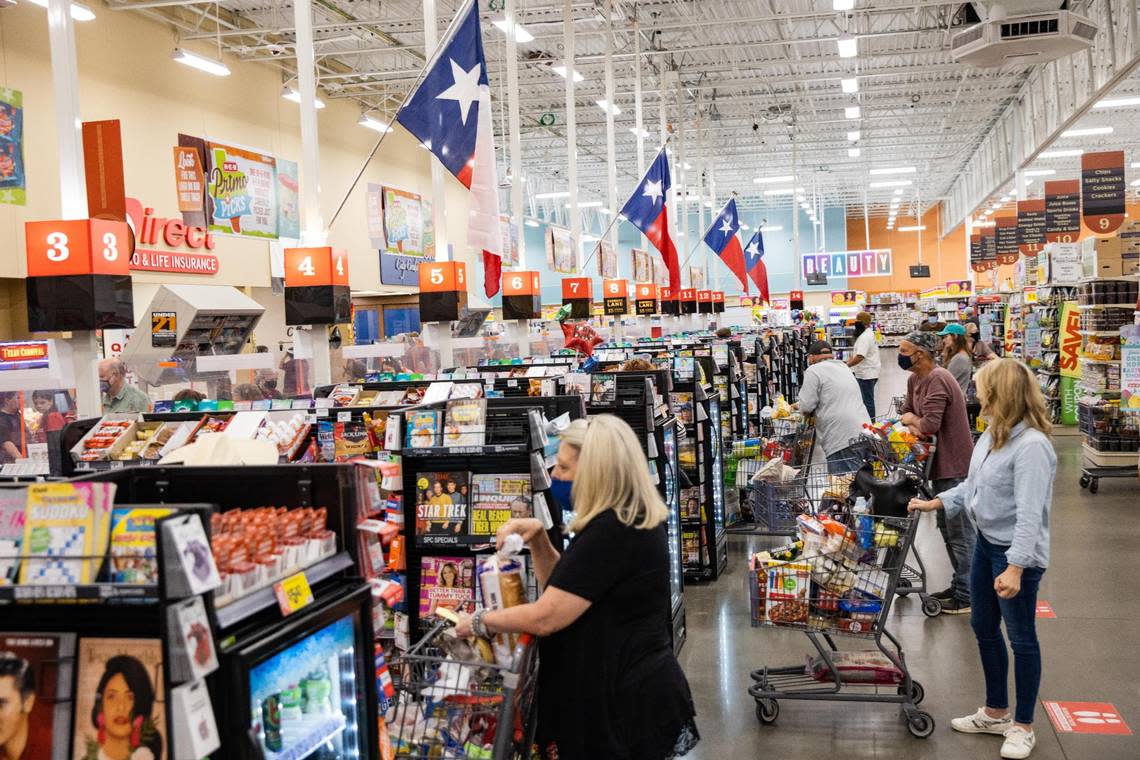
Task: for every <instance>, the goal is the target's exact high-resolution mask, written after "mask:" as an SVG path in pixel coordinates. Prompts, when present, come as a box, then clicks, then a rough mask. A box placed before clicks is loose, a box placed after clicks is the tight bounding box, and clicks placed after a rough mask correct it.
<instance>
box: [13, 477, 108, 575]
mask: <svg viewBox="0 0 1140 760" xmlns="http://www.w3.org/2000/svg"><path fill="white" fill-rule="evenodd" d="M114 496H115V486H114V484H111V483H44V484H38V485H33V486H29V487H28V505H27V514H26V518H25V521H24V541H23V546H22V548H21V551H22V553H23V555H24V558H25V559H24V562H23V565H22V566H21V568H20V583H29V584H38V585H62V584H75V583H94V582H95V581H96V576H97V575H98V572H99V567H100V565H101V564H102V562H103V559H102V558H103V556H104V555H105V554H106V553H107V539H108V535H109V531H110V527H111V507H112V505H113V503H114Z"/></svg>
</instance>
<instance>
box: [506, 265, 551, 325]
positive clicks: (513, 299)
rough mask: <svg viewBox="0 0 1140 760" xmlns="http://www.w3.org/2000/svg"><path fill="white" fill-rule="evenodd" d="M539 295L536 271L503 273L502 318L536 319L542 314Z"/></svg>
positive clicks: (540, 293) (540, 294) (539, 288)
mask: <svg viewBox="0 0 1140 760" xmlns="http://www.w3.org/2000/svg"><path fill="white" fill-rule="evenodd" d="M541 296H542V288H541V285H540V283H539V279H538V272H533V271H517V272H504V273H503V319H538V318H539V317H540V316H542V297H541Z"/></svg>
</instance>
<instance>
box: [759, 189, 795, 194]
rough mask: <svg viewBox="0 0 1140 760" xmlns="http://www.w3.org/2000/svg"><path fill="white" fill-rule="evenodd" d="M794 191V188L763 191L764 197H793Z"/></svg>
mask: <svg viewBox="0 0 1140 760" xmlns="http://www.w3.org/2000/svg"><path fill="white" fill-rule="evenodd" d="M795 194H796V189H795V188H794V187H777V188H773V189H772V190H765V191H764V195H795Z"/></svg>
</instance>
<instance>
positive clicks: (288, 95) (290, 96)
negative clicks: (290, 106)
mask: <svg viewBox="0 0 1140 760" xmlns="http://www.w3.org/2000/svg"><path fill="white" fill-rule="evenodd" d="M281 97H283V98H285V99H286V100H291V101H293V102H294V103H300V102H301V93H299V92H297V91H296V90H294V89H293V88H292V87H290V86H289V85H285V88H284V89H283V90H281ZM313 107H314V108H324V107H325V101H323V100H321V99H320V98H318V97H317V96H316V95H314V96H313Z"/></svg>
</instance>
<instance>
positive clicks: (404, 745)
mask: <svg viewBox="0 0 1140 760" xmlns="http://www.w3.org/2000/svg"><path fill="white" fill-rule="evenodd" d="M448 626H449V624H448V623H446V622H441V623H439V624H438V625H436V626H435V628H433V629H432V630H431V631H430V632H429V633H428V634H427V635H426V636H424V638H423V639H421V640H420V641H419V642H418V643H416V644H415V646H413V647H412V648H411V649H410V650H409V651H408V652H407V653H406V654H404V655H402V656H400V657H399V658H397V659H396V660H395V661H394V662H392V663H391V664H390V665H389V671H390V673H391V675H392V683H393V686H394V690H393V693H392V695H391V697H390V698H387V699H386V700H385V697H384V695H383V694H382V695H381V712H382V714H383V716H384V724H385V726H384V727H386V728H387V739H388V741H389V742H390V744H391V747H392V750H393V752H392V754H391V755H385V756H391V757H395V758H407V759H409V760H411V758H416V759H417V760H427V758H439V757H446V758H452V759H454V760H467V759H470V760H514V759H515V758H518V759H520V760H521V759H523V758H529V757H531V745H532V743H533V740H534V726H535V720H534V709H535V701H534V696H535V686H536V683H537V674H538V651H537V650H538V647H537V646H536V644H535V642H534V640H533V639H532V637H530V636H528V635H523V636H520V637H519V639H518V642H517V644H515V646H514V647H513V649H512V650H511V651H510V665H508V666H501V665H492V664H488V663H486V662H483V661H482V660H481V659H480V658H479V656H478V654H476V653H474V652H470V651H466V650H465V649H464V647H465V642H463V640H461V639H455V638H454V637H451V636H450V634H449V633H448V632H446V631H445V629H446V628H447V627H448ZM457 658H458V659H457ZM384 727H382V728H381V742H383V741H384V739H385V734H384Z"/></svg>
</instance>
